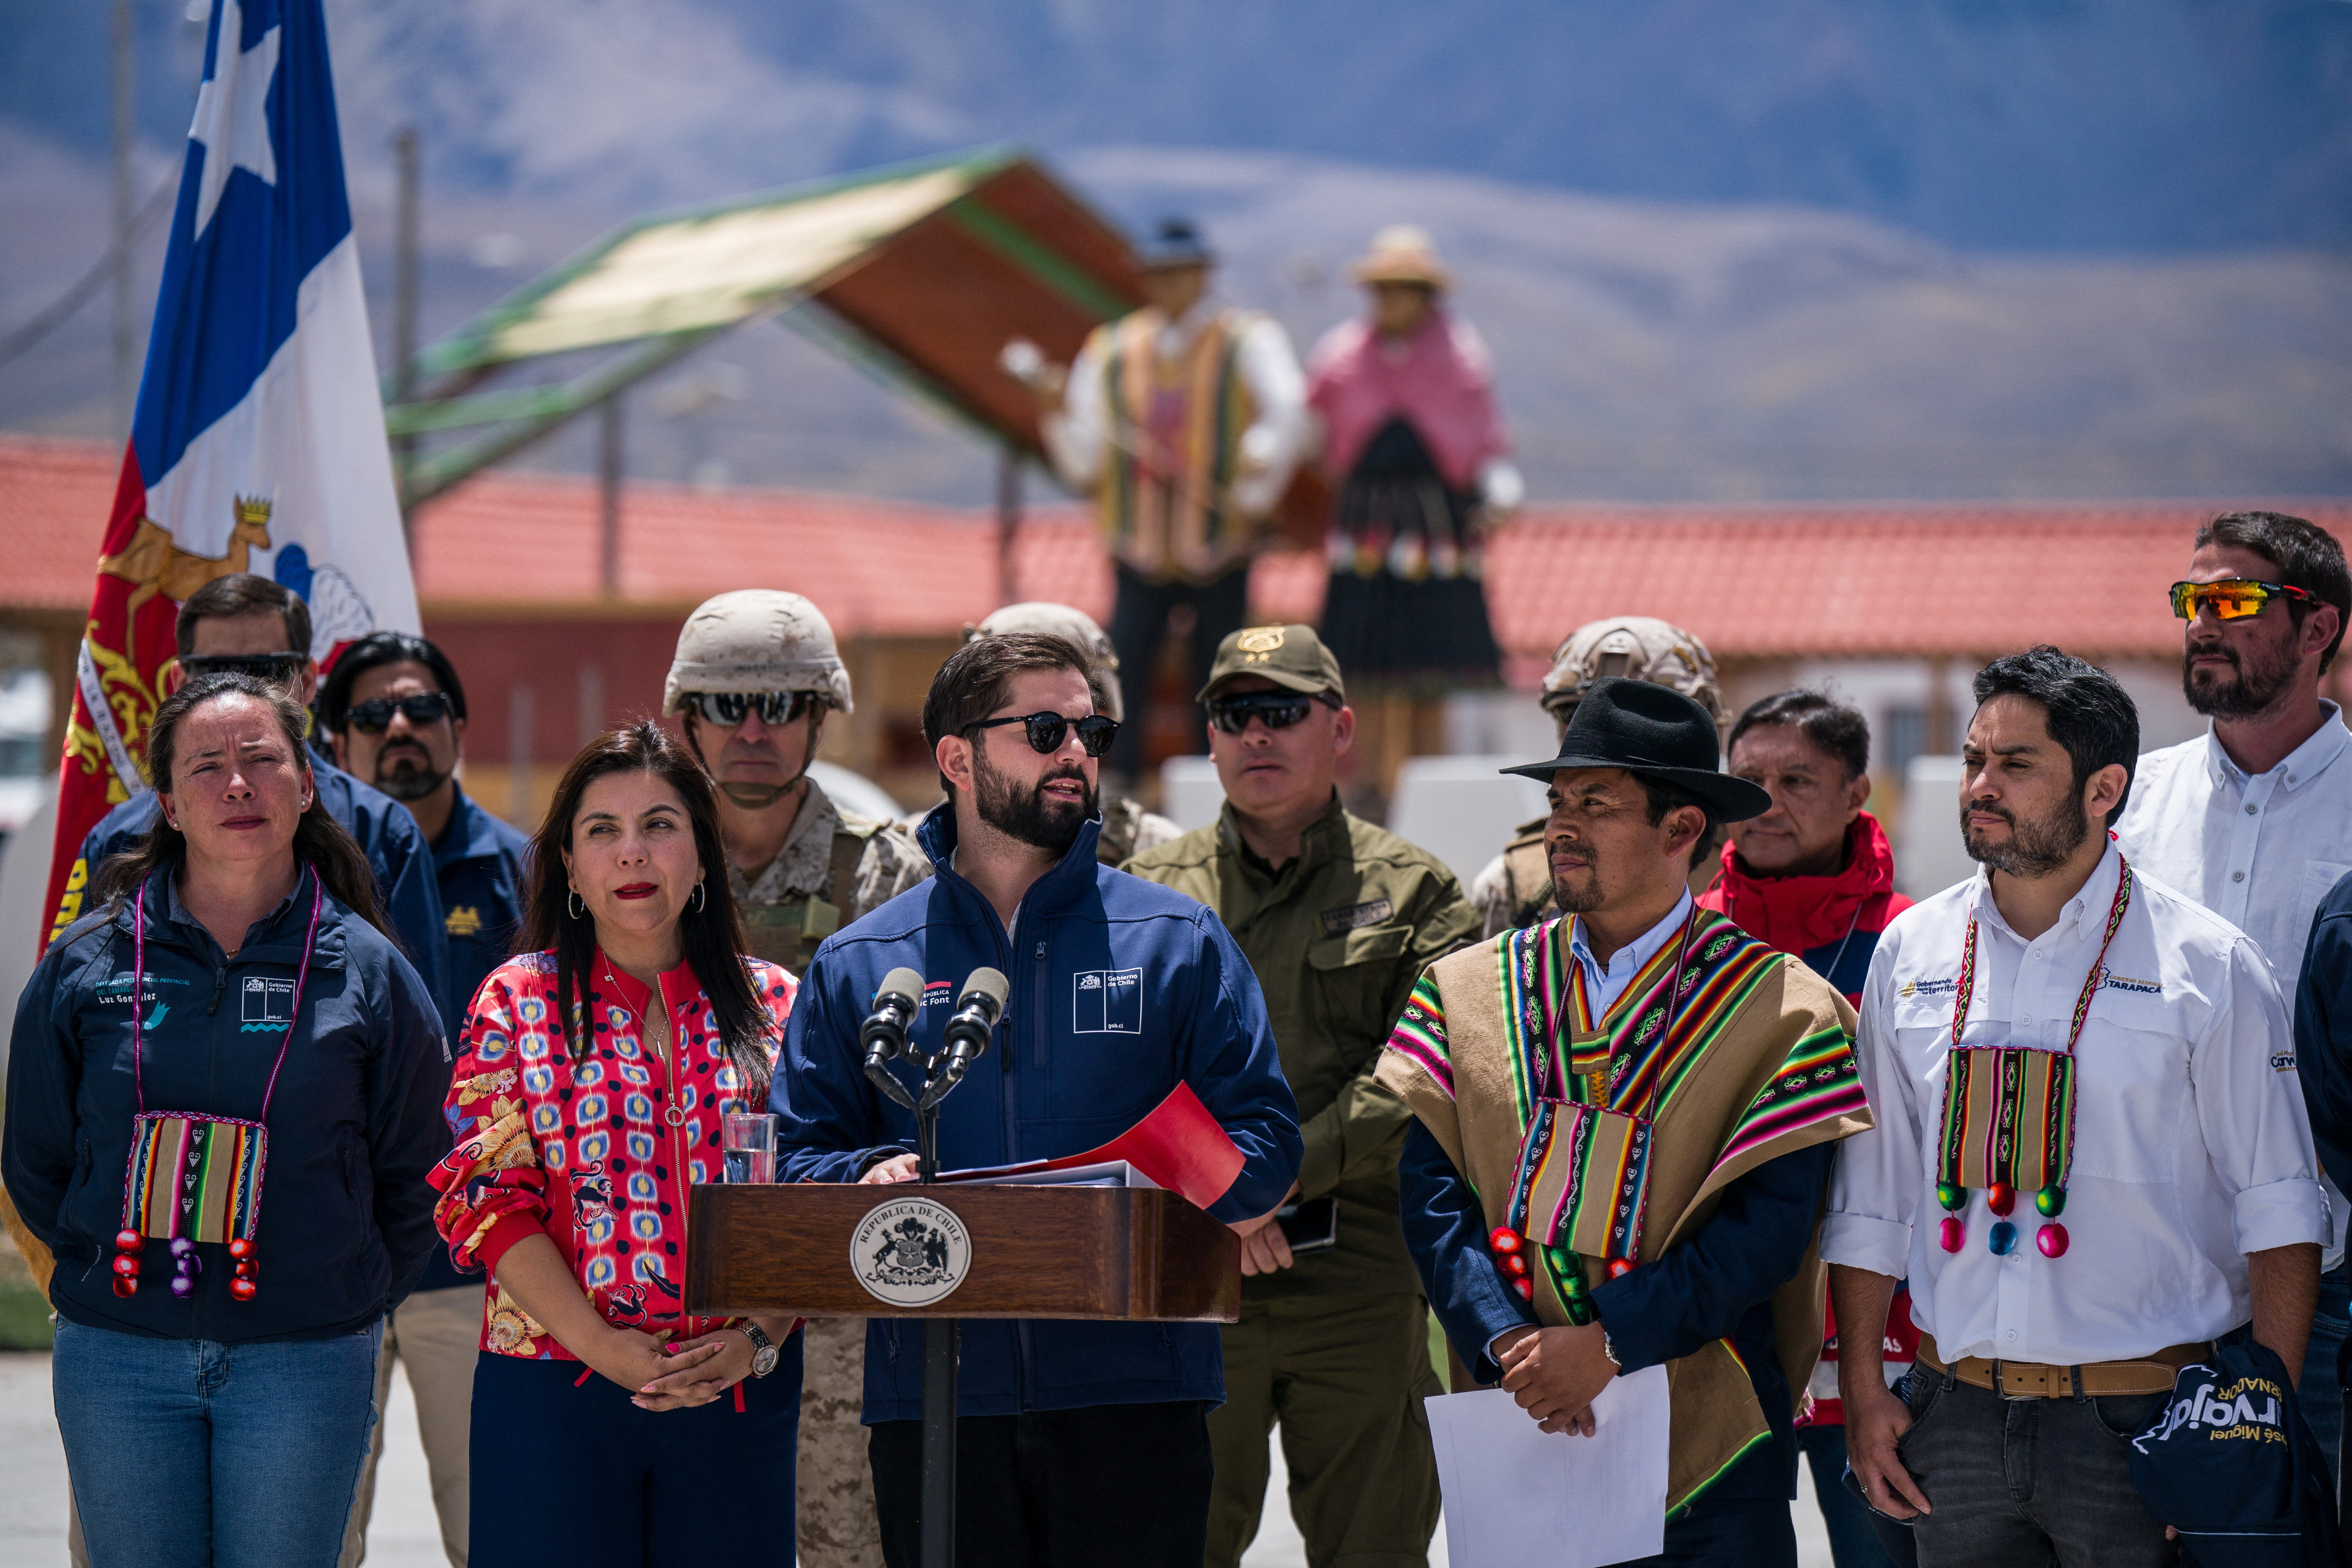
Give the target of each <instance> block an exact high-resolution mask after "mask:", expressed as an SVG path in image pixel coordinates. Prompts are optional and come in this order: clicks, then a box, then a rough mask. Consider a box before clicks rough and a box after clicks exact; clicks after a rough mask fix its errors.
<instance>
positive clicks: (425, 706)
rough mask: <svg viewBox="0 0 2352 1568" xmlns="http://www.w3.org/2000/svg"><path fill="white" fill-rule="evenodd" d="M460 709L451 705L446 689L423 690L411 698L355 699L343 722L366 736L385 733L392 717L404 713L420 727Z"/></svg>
mask: <svg viewBox="0 0 2352 1568" xmlns="http://www.w3.org/2000/svg"><path fill="white" fill-rule="evenodd" d="M454 711H456V710H455V709H454V708H453V707H452V706H451V705H450V701H449V694H448V693H447V692H446V691H420V692H417V693H416V694H415V695H414V696H411V697H379V698H377V699H376V700H374V701H373V702H354V703H352V705H351V708H350V709H349V710H347V711H346V712H345V713H344V714H343V721H344V722H345V723H347V724H349V725H350V726H351V727H352V729H354V730H357V731H359V732H360V733H361V734H362V735H381V734H383V732H384V731H386V730H388V729H390V728H391V727H392V716H393V715H394V713H402V714H405V715H406V716H407V719H408V721H409V723H410V724H412V725H414V726H415V727H416V728H417V729H420V730H421V729H423V728H424V727H425V725H427V724H430V723H432V722H433V721H436V720H437V719H440V718H442V717H443V716H445V715H446V714H448V713H452V712H454Z"/></svg>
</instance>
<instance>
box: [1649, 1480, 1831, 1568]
mask: <svg viewBox="0 0 2352 1568" xmlns="http://www.w3.org/2000/svg"><path fill="white" fill-rule="evenodd" d="M1789 1508H1790V1504H1789V1501H1788V1500H1787V1499H1786V1498H1724V1499H1721V1500H1709V1499H1707V1498H1705V1497H1702V1498H1700V1499H1699V1500H1698V1501H1696V1502H1695V1503H1693V1504H1691V1506H1690V1511H1689V1512H1687V1513H1685V1514H1684V1515H1683V1516H1682V1517H1681V1518H1680V1519H1670V1520H1668V1521H1666V1549H1665V1550H1664V1552H1660V1553H1658V1555H1656V1556H1655V1557H1637V1558H1635V1559H1634V1560H1633V1562H1631V1563H1620V1564H1617V1568H1797V1526H1796V1521H1794V1520H1792V1519H1790V1516H1789Z"/></svg>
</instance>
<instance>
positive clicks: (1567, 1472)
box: [1428, 1366, 1668, 1568]
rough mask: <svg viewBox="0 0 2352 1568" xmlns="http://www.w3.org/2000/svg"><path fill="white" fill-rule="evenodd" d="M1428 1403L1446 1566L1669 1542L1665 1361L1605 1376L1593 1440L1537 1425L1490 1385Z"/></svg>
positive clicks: (1572, 1557) (1493, 1566)
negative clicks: (1442, 1501)
mask: <svg viewBox="0 0 2352 1568" xmlns="http://www.w3.org/2000/svg"><path fill="white" fill-rule="evenodd" d="M1428 1404H1429V1436H1430V1441H1431V1443H1432V1444H1433V1446H1434V1447H1435V1448H1436V1450H1437V1479H1438V1483H1439V1485H1440V1486H1442V1487H1443V1488H1444V1494H1445V1550H1446V1554H1447V1557H1448V1559H1449V1560H1450V1561H1451V1562H1452V1563H1453V1565H1454V1568H1522V1565H1523V1564H1527V1563H1542V1564H1544V1565H1545V1568H1604V1565H1605V1564H1608V1563H1627V1562H1631V1561H1633V1560H1634V1559H1636V1558H1641V1557H1654V1556H1656V1555H1657V1554H1658V1553H1659V1552H1663V1551H1664V1550H1665V1539H1666V1430H1667V1425H1668V1422H1667V1414H1666V1369H1665V1368H1664V1367H1662V1366H1653V1367H1644V1368H1643V1370H1641V1371H1640V1372H1636V1373H1629V1374H1627V1375H1626V1376H1623V1377H1620V1378H1615V1379H1612V1381H1611V1382H1610V1384H1609V1386H1608V1387H1607V1388H1604V1389H1602V1390H1601V1396H1600V1397H1599V1398H1597V1399H1595V1400H1594V1401H1593V1402H1592V1414H1593V1418H1594V1421H1595V1423H1596V1429H1595V1431H1594V1432H1593V1434H1592V1436H1590V1437H1576V1436H1568V1435H1566V1434H1563V1433H1551V1432H1546V1431H1544V1430H1543V1429H1542V1428H1540V1427H1538V1426H1537V1425H1536V1423H1535V1420H1534V1418H1533V1417H1531V1416H1529V1415H1528V1413H1527V1412H1526V1411H1524V1410H1522V1409H1520V1408H1519V1406H1518V1403H1517V1401H1516V1400H1514V1399H1513V1398H1512V1397H1511V1396H1510V1395H1509V1394H1506V1393H1504V1392H1503V1391H1502V1390H1501V1389H1499V1388H1485V1389H1479V1390H1476V1391H1475V1392H1474V1393H1470V1394H1445V1395H1443V1396H1441V1397H1439V1398H1435V1399H1432V1400H1430V1401H1429V1402H1428Z"/></svg>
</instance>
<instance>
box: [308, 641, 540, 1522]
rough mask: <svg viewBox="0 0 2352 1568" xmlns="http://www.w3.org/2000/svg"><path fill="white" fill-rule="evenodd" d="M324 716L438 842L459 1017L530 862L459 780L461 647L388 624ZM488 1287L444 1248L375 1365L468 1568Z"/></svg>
mask: <svg viewBox="0 0 2352 1568" xmlns="http://www.w3.org/2000/svg"><path fill="white" fill-rule="evenodd" d="M319 725H320V729H322V730H324V731H326V733H327V737H328V741H329V743H330V744H331V745H332V747H333V748H334V753H335V763H336V765H338V766H339V767H341V768H343V769H344V770H345V771H347V772H349V773H352V775H353V776H355V777H358V778H362V779H365V780H366V781H367V782H369V783H370V784H373V785H375V787H376V788H378V789H380V790H382V791H383V793H384V794H386V795H390V796H392V798H393V799H394V800H396V801H399V802H400V803H401V804H402V805H405V806H406V807H408V810H409V815H411V816H414V817H415V818H416V826H418V828H420V829H421V830H422V831H423V832H424V834H425V842H427V843H428V844H430V845H431V846H432V847H433V866H434V870H435V872H436V880H437V882H438V885H439V889H440V893H441V909H442V918H443V921H444V929H445V930H446V931H447V933H448V940H449V975H450V980H449V1003H448V1006H447V1009H446V1012H447V1017H448V1021H449V1026H450V1027H451V1029H452V1030H455V1029H457V1028H458V1027H460V1026H462V1024H463V1021H464V1018H465V1016H466V1009H467V1005H468V1004H470V1003H471V1002H472V1000H473V996H474V992H475V991H476V990H477V989H478V988H479V986H480V985H481V983H482V982H483V980H484V979H486V978H487V977H488V974H489V973H490V971H491V970H493V969H496V968H497V967H498V966H499V964H501V963H505V962H506V958H507V955H508V954H509V952H512V951H513V950H514V937H515V932H516V930H517V929H518V928H519V927H520V924H521V921H522V900H523V878H524V874H525V873H524V859H525V856H526V854H527V852H528V851H529V849H530V838H529V837H526V836H524V835H523V834H521V833H519V832H517V831H516V830H515V829H514V828H512V827H510V826H508V825H507V824H506V823H504V822H502V821H500V820H499V818H497V817H495V816H491V815H490V814H489V813H488V812H487V811H484V810H483V809H482V808H481V806H479V805H477V804H476V803H475V801H474V799H473V797H472V796H470V795H467V793H466V792H465V791H464V790H463V789H462V788H460V787H459V786H458V784H457V759H458V757H459V756H460V755H462V754H463V753H464V751H465V740H466V688H465V686H464V684H463V683H461V682H460V681H459V680H458V679H457V668H456V667H455V666H454V665H452V664H451V663H450V662H449V657H448V655H446V654H445V653H443V652H442V651H441V650H440V649H439V648H438V647H435V646H434V645H433V644H432V643H430V642H428V641H426V640H425V638H423V637H415V636H412V635H410V634H409V633H407V632H377V633H374V634H373V636H370V637H362V639H360V640H359V641H358V642H355V643H353V644H352V646H351V647H347V648H345V649H344V650H343V654H342V657H341V658H338V659H337V660H336V661H335V668H334V671H333V673H332V674H331V675H329V676H328V677H327V681H326V684H325V686H324V687H322V688H321V689H320V692H319ZM481 1290H482V1282H481V1277H480V1275H479V1274H478V1273H476V1274H474V1275H472V1276H471V1277H467V1276H466V1275H461V1274H460V1273H458V1271H457V1268H456V1266H455V1265H453V1264H452V1263H451V1262H450V1261H449V1255H448V1252H447V1251H446V1249H445V1248H441V1247H436V1248H434V1250H433V1258H432V1260H431V1261H430V1262H429V1263H427V1264H426V1265H425V1278H424V1279H420V1280H419V1281H417V1286H416V1289H415V1293H413V1294H412V1295H410V1296H409V1298H408V1299H407V1300H404V1301H403V1302H402V1303H401V1304H400V1306H399V1308H398V1309H397V1310H394V1312H393V1314H392V1316H391V1318H390V1319H389V1320H388V1321H386V1322H385V1324H384V1331H383V1350H382V1351H381V1352H379V1354H378V1356H377V1360H376V1373H375V1379H376V1382H375V1404H376V1408H377V1409H378V1410H379V1411H381V1410H382V1409H383V1407H384V1396H385V1395H386V1394H388V1393H389V1392H390V1391H391V1388H392V1363H394V1361H395V1360H397V1361H399V1362H401V1363H404V1365H405V1366H406V1367H407V1369H408V1386H409V1389H410V1391H411V1392H412V1393H413V1394H415V1396H416V1430H417V1435H418V1436H420V1437H421V1438H422V1439H423V1440H424V1445H425V1468H426V1471H427V1472H428V1473H429V1474H430V1476H431V1477H432V1484H433V1508H434V1511H435V1513H436V1514H437V1515H438V1516H439V1519H440V1524H441V1548H442V1551H443V1552H445V1553H446V1555H447V1557H448V1559H449V1561H450V1563H452V1564H454V1565H455V1568H465V1563H466V1550H467V1548H466V1541H467V1508H468V1505H469V1500H470V1493H469V1477H468V1469H467V1448H468V1444H469V1433H470V1430H471V1422H472V1412H473V1399H474V1356H475V1352H476V1348H477V1345H478V1341H479V1338H480V1333H481V1326H482V1325H481V1317H482V1302H481ZM383 1433H384V1428H383V1422H381V1421H379V1422H377V1423H376V1426H375V1430H374V1433H373V1436H372V1437H371V1440H370V1442H369V1444H368V1452H367V1458H366V1459H365V1460H364V1461H363V1462H362V1465H361V1468H360V1481H359V1489H358V1490H357V1491H356V1493H354V1494H353V1497H352V1517H351V1524H350V1526H349V1528H348V1529H347V1530H346V1531H345V1533H344V1537H343V1554H342V1565H343V1568H352V1564H354V1563H358V1562H359V1561H360V1559H361V1558H362V1555H364V1554H365V1552H366V1551H367V1530H368V1516H369V1514H370V1512H371V1511H372V1510H373V1507H374V1502H375V1471H376V1463H377V1461H378V1460H379V1459H381V1458H383Z"/></svg>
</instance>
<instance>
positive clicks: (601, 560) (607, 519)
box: [596, 391, 621, 599]
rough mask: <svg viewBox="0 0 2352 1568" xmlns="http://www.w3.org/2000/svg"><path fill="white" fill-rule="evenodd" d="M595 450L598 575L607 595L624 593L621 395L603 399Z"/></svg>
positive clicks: (608, 596) (616, 595)
mask: <svg viewBox="0 0 2352 1568" xmlns="http://www.w3.org/2000/svg"><path fill="white" fill-rule="evenodd" d="M603 414H604V422H603V428H602V430H601V431H600V432H599V438H598V440H597V451H596V478H597V499H598V501H599V503H600V506H599V511H600V517H601V521H602V531H601V534H600V537H599V539H598V542H597V545H598V578H597V580H598V581H599V582H600V583H601V584H603V585H604V597H606V598H608V599H617V598H619V597H620V596H621V395H620V393H619V392H617V391H615V392H614V394H613V395H611V396H609V397H607V398H605V399H604V407H603Z"/></svg>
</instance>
